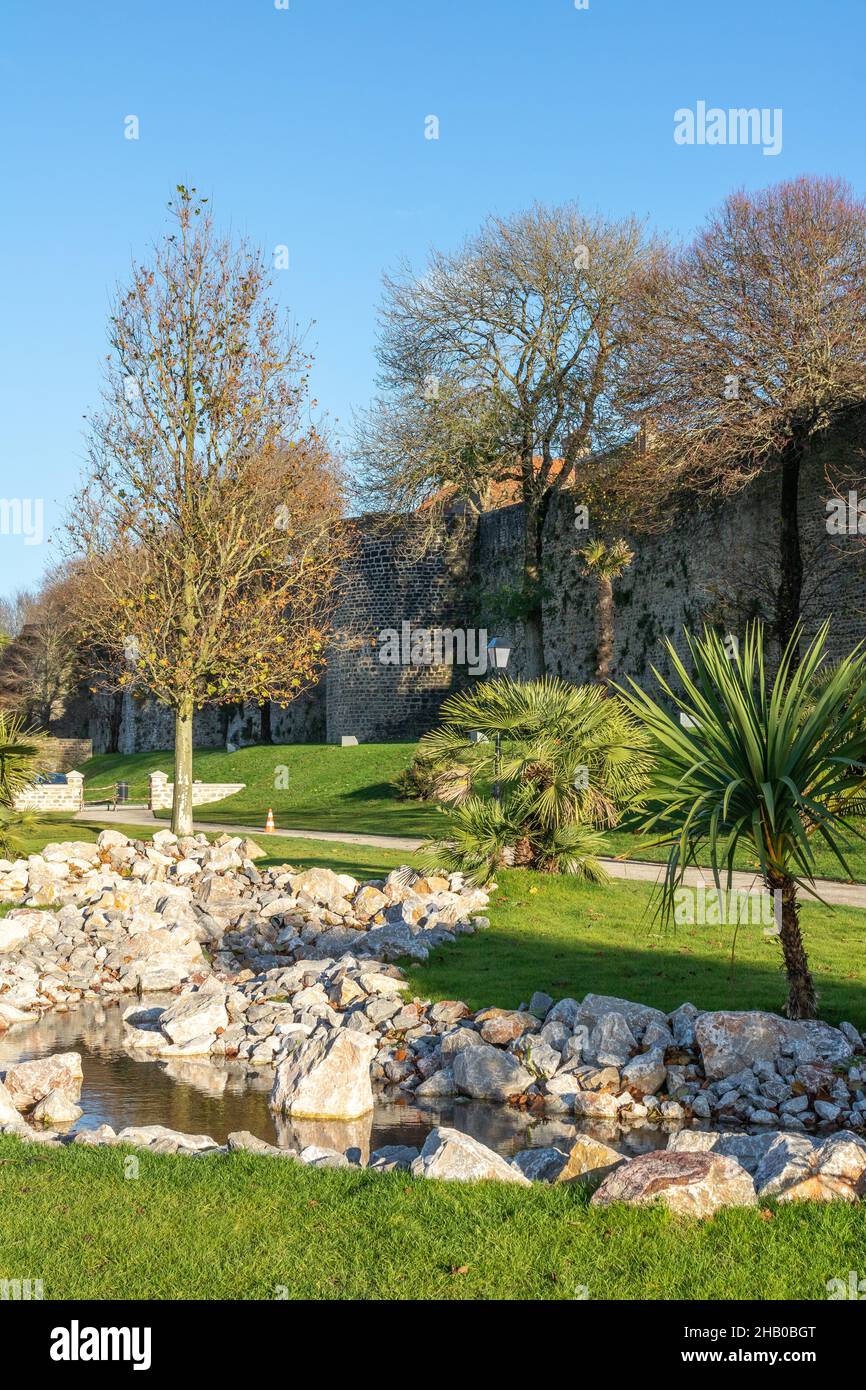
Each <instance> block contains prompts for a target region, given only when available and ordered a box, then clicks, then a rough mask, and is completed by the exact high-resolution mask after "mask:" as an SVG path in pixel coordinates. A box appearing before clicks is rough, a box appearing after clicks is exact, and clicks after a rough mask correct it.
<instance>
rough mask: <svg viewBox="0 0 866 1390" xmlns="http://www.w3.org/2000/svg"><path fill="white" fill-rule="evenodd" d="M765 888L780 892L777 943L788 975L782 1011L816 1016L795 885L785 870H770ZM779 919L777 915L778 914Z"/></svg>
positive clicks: (794, 1016)
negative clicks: (780, 871)
mask: <svg viewBox="0 0 866 1390" xmlns="http://www.w3.org/2000/svg"><path fill="white" fill-rule="evenodd" d="M767 888H768V889H769V890H770V892H772V893H774V892H775V891H776V890H778V891H779V893H780V894H781V907H782V911H781V921H780V922H779V924H778V925H779V943H780V945H781V947H782V958H783V960H784V962H785V973H786V974H787V976H788V999H787V1002H786V1004H785V1015H786V1017H788V1018H817V1016H818V1000H817V998H816V995H815V982H814V980H813V979H812V972H811V971H810V969H809V961H808V958H807V956H806V948H805V946H804V945H803V936H802V933H801V931H800V904H799V902H798V901H797V885H796V883H795V882H794V880H793V879H792V878H790V877H789V876H788V875H787V874H771V875H769V876H768V878H767ZM777 920H778V918H777Z"/></svg>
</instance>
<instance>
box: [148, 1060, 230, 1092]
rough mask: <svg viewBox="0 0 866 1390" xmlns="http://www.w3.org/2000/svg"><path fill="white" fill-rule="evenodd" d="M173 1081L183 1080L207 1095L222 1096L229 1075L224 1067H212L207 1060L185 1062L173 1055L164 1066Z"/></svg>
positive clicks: (186, 1084)
mask: <svg viewBox="0 0 866 1390" xmlns="http://www.w3.org/2000/svg"><path fill="white" fill-rule="evenodd" d="M163 1071H164V1072H165V1074H166V1076H170V1077H171V1079H172V1081H181V1082H183V1084H184V1086H192V1087H193V1088H194V1089H195V1090H196V1091H201V1092H202V1094H203V1095H206V1096H221V1095H222V1093H223V1091H224V1090H225V1089H226V1086H227V1085H228V1080H229V1078H228V1075H227V1073H226V1072H225V1071H224V1070H223V1069H222V1067H210V1066H208V1064H207V1062H185V1061H183V1060H182V1059H180V1058H177V1057H173V1058H172V1059H171V1060H170V1061H168V1062H166V1063H165V1064H164V1066H163Z"/></svg>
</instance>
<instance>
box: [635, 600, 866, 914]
mask: <svg viewBox="0 0 866 1390" xmlns="http://www.w3.org/2000/svg"><path fill="white" fill-rule="evenodd" d="M826 639H827V625H826V624H825V626H824V627H823V628H822V629H821V631H820V632H819V634H818V636H817V637H816V638H815V640H814V641H813V642H812V643H811V644H810V646H809V648H808V650H807V651H806V653H805V655H804V656H803V659H802V661H801V662H800V664H799V666H798V667H797V668H796V669H792V667H793V656H794V650H795V647H794V644H793V643H792V644H791V645H790V646H789V648H788V650H787V651H786V652H785V654H784V656H783V658H782V661H781V663H780V665H779V669H778V671H777V672H776V676H775V679H774V680H773V682H772V684H770V683H769V682H768V680H767V677H766V671H765V663H764V635H763V628H762V626H761V624H760V623H753V624H751V625H750V627H749V628H748V630H747V633H746V638H745V641H744V642H743V643H742V647H741V651H740V655H739V658H738V659H736V660H733V661H732V660H731V659H730V658H729V656H728V654H727V651H726V649H725V646H724V643H723V642H722V639H721V638H720V637H719V636H718V635H717V634H716V633H715V632H712V631H706V630H705V632H704V635H703V637H702V638H694V637H692V636H691V635H690V634H688V633H686V642H687V645H688V649H689V653H690V655H691V658H692V661H693V664H694V675H692V674H690V673H689V672H688V671H687V670H686V668H685V666H684V664H683V662H682V660H681V659H680V657H679V655H678V654H677V652H676V650H675V649H674V647H673V644H672V643H671V642H667V643H666V647H667V651H668V655H669V657H670V660H671V665H672V668H673V670H674V671H675V673H676V676H677V679H678V681H679V684H680V686H681V690H680V691H678V692H676V693H675V692H674V690H673V689H672V688H671V686H670V685H669V684H668V682H667V681H666V680H665V679H664V678H663V677H662V676H660V675H659V673H658V672H657V671H654V675H655V677H656V680H657V682H658V684H659V686H660V687H661V689H662V690H663V691H664V693H665V695H666V696H667V697H668V698H669V699H670V700H671V701H672V702H673V704H674V705H675V706H678V708H679V709H680V710H682V711H683V712H684V713H685V714H686V715H688V716H689V721H690V727H683V726H682V724H681V723H680V722H679V720H678V719H677V718H675V717H674V716H673V715H672V714H671V713H670V711H669V710H668V709H664V708H662V706H660V705H658V704H656V702H655V701H654V700H653V699H652V698H651V697H650V696H649V695H647V694H645V693H644V691H642V690H641V689H640V688H639V687H638V686H637V685H636V684H635V683H634V682H633V681H632V682H630V684H631V686H632V690H631V692H626V691H621V692H620V693H621V694H622V696H623V699H624V700H625V701H626V703H627V704H628V706H629V708H630V709H631V710H632V712H633V714H634V715H635V716H636V717H637V718H639V719H641V720H642V721H643V724H644V726H645V728H646V729H647V731H648V732H649V733H650V734H651V735H652V737H653V739H654V741H655V743H656V744H657V745H658V748H659V749H660V750H661V751H660V753H659V755H658V757H657V760H656V763H655V767H654V769H653V772H652V774H651V778H650V785H649V787H648V789H647V792H646V795H645V796H644V798H643V803H642V806H643V810H642V815H641V821H642V828H643V829H645V830H647V831H650V832H654V833H656V834H657V835H660V836H663V837H664V838H665V841H666V843H668V844H669V845H670V855H669V860H668V879H667V883H668V888H669V889H670V887H672V886H673V885H674V884H676V883H678V882H680V881H681V878H682V873H683V871H684V869H685V866H686V865H687V864H688V863H691V862H694V860H695V856H696V854H697V851H698V849H699V848H700V847H701V846H703V845H704V844H706V845H707V847H708V849H709V852H710V861H711V864H712V867H713V873H714V875H715V877H716V882H717V884H718V883H719V882H720V874H721V871H722V869H724V870H725V872H726V874H727V880H728V884H730V875H731V873H732V872H733V867H734V858H735V855H736V853H737V850H738V849H739V848H740V846H741V845H743V844H746V845H747V846H748V847H749V849H750V850H751V851H753V853H754V854H755V855H756V856H757V858H758V861H759V863H760V866H761V871H762V873H763V874H764V876H765V877H766V876H767V875H768V874H769V873H770V872H772V871H776V872H781V873H790V874H791V876H792V877H793V878H794V879H795V880H796V881H797V882H798V883H799V884H800V885H801V886H802V885H807V886H808V885H810V884H811V883H812V881H813V880H814V877H815V848H814V838H815V836H818V837H819V838H820V839H821V840H822V841H823V842H824V843H825V844H826V845H827V847H828V848H829V849H830V850H831V852H832V853H833V854H834V855H835V856H836V858H837V859H838V860H839V862H840V864H841V865H842V866H843V868H844V869H845V871H846V873H847V874H848V876H849V877H850V870H849V867H848V865H847V863H846V860H845V855H844V848H845V845H846V843H847V842H848V841H849V837H850V835H851V834H854V835H857V834H858V833H859V832H858V831H857V829H856V827H853V826H852V825H851V822H850V818H849V817H848V816H846V815H843V814H841V813H840V811H839V810H838V809H835V808H836V807H838V806H839V804H840V803H841V802H842V801H844V799H845V797H846V796H847V794H848V793H849V792H850V791H851V790H852V789H853V788H855V787H859V786H861V785H862V782H863V777H864V768H866V731H864V729H863V727H862V726H861V725H860V723H859V715H860V712H861V711H862V710H863V709H864V708H866V656H864V654H863V650H862V647H858V648H857V649H856V650H855V651H854V652H852V654H851V655H850V656H849V657H846V658H845V660H844V661H841V662H839V664H838V666H837V667H836V669H835V671H834V673H833V676H832V679H830V680H828V681H827V682H826V684H825V685H824V687H823V689H820V688H819V689H817V691H816V687H815V683H814V677H815V673H816V671H817V670H818V668H819V666H820V664H821V662H822V660H823V658H824V651H825V647H826Z"/></svg>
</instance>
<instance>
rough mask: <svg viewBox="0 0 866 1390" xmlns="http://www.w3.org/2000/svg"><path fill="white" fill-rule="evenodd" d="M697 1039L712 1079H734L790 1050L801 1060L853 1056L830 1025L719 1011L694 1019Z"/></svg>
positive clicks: (835, 1058)
mask: <svg viewBox="0 0 866 1390" xmlns="http://www.w3.org/2000/svg"><path fill="white" fill-rule="evenodd" d="M695 1038H696V1041H697V1044H698V1047H699V1048H700V1050H701V1058H702V1060H703V1064H704V1071H705V1073H706V1075H707V1076H708V1077H709V1078H710V1080H713V1081H715V1080H720V1079H722V1078H723V1077H726V1076H732V1075H733V1074H734V1072H738V1071H742V1070H743V1069H744V1068H746V1067H751V1066H753V1065H754V1064H755V1062H758V1061H773V1060H774V1058H776V1057H777V1056H779V1054H780V1053H782V1052H786V1053H788V1054H789V1055H790V1056H793V1057H795V1058H796V1060H797V1061H799V1062H841V1061H843V1060H844V1059H845V1058H847V1057H850V1056H851V1044H850V1043H849V1042H848V1040H847V1038H846V1037H845V1034H844V1033H842V1032H840V1031H839V1029H838V1028H832V1027H831V1026H830V1024H829V1023H819V1022H816V1021H814V1020H792V1019H785V1018H779V1017H778V1015H777V1014H770V1013H762V1012H760V1011H757V1010H755V1011H750V1012H747V1013H738V1012H733V1011H731V1012H728V1011H721V1012H718V1013H706V1014H701V1015H700V1016H699V1017H698V1018H697V1019H696V1020H695Z"/></svg>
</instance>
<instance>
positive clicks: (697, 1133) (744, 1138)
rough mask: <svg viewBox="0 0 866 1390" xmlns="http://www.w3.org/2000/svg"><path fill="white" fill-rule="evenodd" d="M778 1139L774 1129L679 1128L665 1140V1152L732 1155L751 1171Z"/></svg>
mask: <svg viewBox="0 0 866 1390" xmlns="http://www.w3.org/2000/svg"><path fill="white" fill-rule="evenodd" d="M794 1137H795V1138H796V1137H799V1136H794ZM778 1138H779V1131H778V1130H773V1129H771V1130H765V1131H764V1132H763V1133H761V1134H747V1133H746V1132H745V1131H743V1130H736V1129H729V1130H725V1129H681V1130H680V1131H679V1133H678V1134H673V1135H671V1137H670V1139H669V1140H668V1152H669V1153H671V1152H672V1153H715V1154H721V1156H722V1157H723V1158H735V1159H736V1160H737V1162H738V1163H739V1164H741V1166H742V1167H743V1168H745V1170H746V1172H747V1173H754V1172H755V1170H756V1169H757V1167H758V1164H759V1163H761V1162H762V1161H763V1159H764V1158H765V1157H766V1154H767V1152H768V1150H769V1149H770V1147H771V1145H772V1144H774V1143H775V1141H776V1140H777V1139H778Z"/></svg>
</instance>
